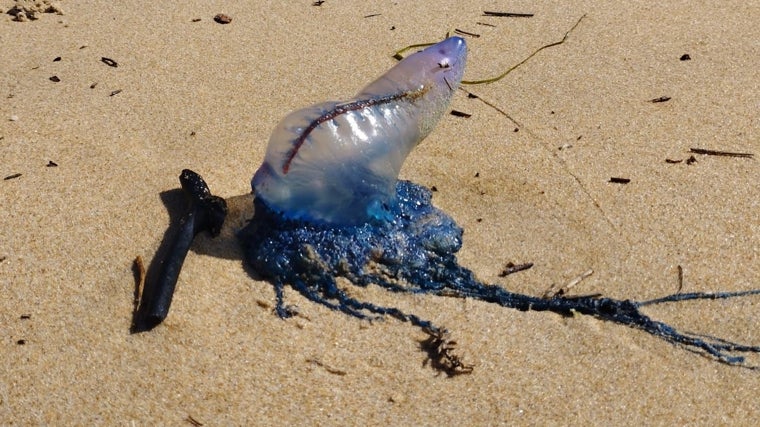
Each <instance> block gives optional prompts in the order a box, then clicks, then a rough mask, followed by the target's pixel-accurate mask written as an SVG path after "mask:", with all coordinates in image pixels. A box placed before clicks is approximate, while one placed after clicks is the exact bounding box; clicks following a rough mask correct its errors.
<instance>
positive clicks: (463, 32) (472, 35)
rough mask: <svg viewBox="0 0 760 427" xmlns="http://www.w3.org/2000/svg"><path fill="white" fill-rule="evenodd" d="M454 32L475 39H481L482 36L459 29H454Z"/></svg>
mask: <svg viewBox="0 0 760 427" xmlns="http://www.w3.org/2000/svg"><path fill="white" fill-rule="evenodd" d="M454 32H455V33H457V34H459V35H462V36H470V37H475V38H478V37H480V34H475V33H471V32H469V31H465V30H460V29H459V28H454Z"/></svg>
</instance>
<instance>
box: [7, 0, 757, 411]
mask: <svg viewBox="0 0 760 427" xmlns="http://www.w3.org/2000/svg"><path fill="white" fill-rule="evenodd" d="M30 3H33V2H30ZM312 3H313V2H312V1H298V2H279V1H271V2H270V1H248V2H221V1H210V2H206V1H197V0H193V1H188V2H173V3H168V2H140V3H139V4H138V3H136V2H110V1H104V0H83V1H60V2H58V3H56V5H57V6H56V8H55V9H56V10H59V11H60V12H62V13H63V14H62V15H58V14H56V13H39V14H37V15H36V16H35V17H36V18H38V19H35V20H28V21H26V22H17V21H14V20H13V16H11V15H8V14H6V13H5V12H7V11H8V10H9V9H11V7H13V5H14V2H13V1H11V0H2V1H0V10H1V11H2V12H3V13H2V15H0V43H2V49H0V100H1V101H0V177H2V178H6V177H7V178H8V179H4V180H0V290H2V297H1V298H0V425H42V424H46V425H125V426H131V425H192V424H194V423H195V424H196V425H197V424H203V425H206V426H214V425H290V424H292V425H359V424H362V425H381V424H384V425H496V424H507V425H569V424H575V425H586V424H591V425H697V424H701V425H757V424H758V423H759V422H760V415H758V411H757V404H758V400H759V399H760V372H758V371H753V370H750V369H745V368H740V367H732V366H727V365H724V364H720V363H718V362H716V361H714V360H711V359H708V358H705V357H702V356H700V355H698V354H694V353H692V352H689V351H686V350H684V349H682V348H679V347H675V346H673V345H670V344H668V343H666V342H664V341H662V340H660V339H657V338H655V337H652V336H650V335H648V334H646V333H643V332H640V331H637V330H634V329H631V328H626V327H623V326H618V325H614V324H610V323H606V322H602V321H599V320H596V319H594V318H590V317H585V316H575V317H572V318H563V317H561V316H559V315H555V314H551V313H535V312H529V313H522V312H518V311H515V310H510V309H505V308H502V307H498V306H495V305H492V304H487V303H483V302H478V301H473V300H463V299H456V298H444V297H434V296H424V295H404V294H391V293H388V292H385V291H383V290H381V289H374V288H369V289H361V290H359V289H351V292H352V294H353V295H355V296H357V297H360V298H362V299H366V300H370V301H373V302H375V303H377V304H383V305H388V306H395V307H399V308H401V309H403V310H405V311H407V312H412V313H416V314H418V315H420V316H422V317H425V318H429V319H431V320H433V321H435V322H436V323H437V324H441V325H445V326H446V327H448V328H449V329H450V330H451V332H452V337H453V339H455V340H456V341H458V343H459V350H458V351H459V352H460V354H461V355H462V356H463V357H464V358H465V360H467V361H468V362H470V363H473V364H474V365H475V369H474V372H473V373H472V374H470V375H461V376H456V377H453V378H448V377H447V376H446V375H442V374H440V373H438V372H436V371H435V370H433V369H432V368H431V367H430V366H428V365H425V364H424V362H425V353H423V352H422V351H420V348H419V342H420V341H421V340H423V339H424V338H425V334H423V333H422V332H420V331H419V330H418V329H417V328H414V327H412V326H410V325H409V324H404V323H401V322H399V321H397V320H394V319H387V320H386V321H384V322H374V323H369V322H366V321H360V320H357V319H354V318H350V317H348V316H346V315H343V314H340V313H336V312H332V311H330V310H329V309H327V308H325V307H323V306H319V305H315V304H313V303H310V302H309V301H307V300H306V299H305V298H303V297H302V296H301V295H299V294H297V293H296V292H294V291H292V290H288V291H287V292H286V299H287V301H288V303H290V304H294V305H297V306H298V307H299V309H300V314H301V315H300V316H298V317H295V318H292V319H289V320H286V321H283V320H281V319H279V318H278V317H277V316H275V315H274V314H273V312H272V308H273V306H274V292H273V288H272V286H271V284H269V283H267V282H264V281H260V280H256V279H255V278H254V277H252V276H251V274H250V273H249V272H248V271H246V269H245V268H244V266H243V264H242V260H241V258H240V251H239V249H237V243H236V241H235V239H234V237H232V235H231V234H226V235H225V236H223V237H221V238H219V239H215V240H211V239H210V238H208V237H205V236H204V237H200V238H199V239H197V241H196V242H195V244H194V245H193V249H192V250H191V252H190V253H189V255H188V257H187V260H186V262H185V266H184V269H183V271H182V275H181V277H180V280H179V284H178V287H177V292H176V294H175V298H174V303H173V306H172V309H171V313H170V314H169V317H168V319H167V320H166V322H165V323H164V324H162V325H160V326H159V327H157V328H156V329H154V330H153V331H151V332H147V333H142V334H134V335H132V334H130V333H129V328H130V323H131V320H132V310H133V299H134V292H135V275H134V273H133V270H132V267H133V260H134V259H135V258H136V257H137V256H141V257H142V258H143V259H144V260H145V261H146V263H148V262H149V261H150V260H151V259H152V258H153V255H154V254H155V252H156V250H157V248H158V247H159V246H160V245H161V241H162V239H163V236H164V233H165V230H166V228H167V227H168V225H169V223H170V215H169V212H170V211H171V212H175V211H177V210H178V209H182V206H183V200H182V198H181V197H177V194H176V193H175V192H171V190H173V189H175V188H177V187H178V181H177V176H178V175H179V173H180V171H181V170H182V169H183V168H191V169H193V170H195V171H197V172H198V173H200V174H201V175H203V177H204V178H205V179H206V181H207V182H208V183H209V185H210V187H211V189H212V191H213V192H214V193H216V194H218V195H220V196H223V197H226V198H231V199H232V200H234V201H238V202H240V201H242V202H244V203H243V205H244V206H245V203H249V202H250V199H247V200H246V198H245V197H239V196H244V195H246V194H248V193H250V179H251V176H252V174H253V172H254V171H255V169H256V168H257V167H258V165H259V164H260V163H261V161H262V158H263V155H264V151H265V147H266V142H267V140H268V137H269V133H270V132H271V129H272V128H273V127H274V126H275V124H276V123H277V122H278V121H279V119H280V118H282V117H283V116H284V115H285V114H287V113H288V112H289V111H292V110H294V109H296V108H299V107H303V106H306V105H309V104H312V103H316V102H319V101H324V100H328V99H345V98H348V97H350V96H352V95H353V94H354V93H355V92H356V91H357V90H358V89H360V88H361V87H362V86H363V85H364V84H366V83H368V82H369V81H371V80H372V79H373V78H374V77H376V76H377V75H379V74H381V73H382V72H384V71H385V70H386V69H388V68H389V67H391V66H392V65H393V64H394V63H395V61H394V60H393V59H392V58H391V56H392V54H393V52H394V51H396V50H398V49H400V48H402V47H404V46H407V45H409V44H413V43H421V42H430V41H437V40H440V39H442V38H443V37H445V35H446V33H447V31H453V30H454V29H460V30H464V31H467V32H471V33H476V34H478V35H480V37H474V36H464V37H465V38H466V40H467V42H468V44H469V49H470V53H469V62H468V68H467V71H466V73H465V78H466V79H469V80H474V79H481V78H488V77H491V76H494V75H497V74H499V73H501V72H503V71H504V70H506V69H508V68H509V67H510V66H512V65H514V64H517V63H519V62H520V61H521V60H522V59H524V58H525V57H527V56H528V55H530V54H531V52H533V51H535V50H536V49H538V48H539V47H540V46H542V45H545V44H548V43H552V42H555V41H558V40H560V39H561V38H562V36H563V35H564V34H565V32H566V31H568V30H569V29H570V28H571V27H572V26H573V25H574V24H575V23H576V22H577V21H578V19H579V18H580V17H581V16H583V15H584V14H585V16H586V17H585V18H584V19H583V20H582V21H581V23H580V24H579V25H578V26H577V27H576V28H575V30H574V31H573V32H572V33H571V34H570V36H569V38H568V39H567V40H566V42H565V43H563V44H561V45H559V46H555V47H552V48H550V49H545V50H543V51H542V52H540V53H539V54H538V55H536V56H535V57H533V58H532V59H531V60H530V61H528V62H527V63H525V64H523V65H521V66H520V67H518V68H517V69H516V70H514V71H513V72H512V73H511V74H509V75H508V76H507V77H506V78H504V79H503V80H501V81H499V82H497V83H493V84H489V85H477V86H466V87H465V89H466V90H467V91H470V92H472V93H473V94H477V95H478V96H479V97H480V99H472V98H468V97H467V95H466V93H465V92H463V91H460V92H459V93H457V95H456V96H455V99H454V101H453V103H452V108H453V109H456V110H459V111H463V112H466V113H469V114H472V116H471V117H470V118H466V119H465V118H461V117H454V116H450V115H446V116H444V118H443V120H441V122H440V124H439V125H438V127H437V129H436V130H435V131H434V133H433V134H432V135H431V136H430V137H429V138H428V139H427V140H425V141H424V143H423V144H422V145H421V146H420V147H419V148H418V149H416V150H415V151H414V153H413V154H412V155H411V156H410V158H409V159H408V160H407V162H406V164H405V166H404V169H403V171H402V178H405V179H410V180H412V181H415V182H418V183H420V184H423V185H426V186H429V187H430V186H435V187H436V188H437V190H438V191H437V192H436V193H435V196H434V201H435V204H436V205H437V206H439V207H440V208H442V209H444V210H445V211H446V212H448V213H450V214H451V215H452V216H453V217H454V218H455V219H456V220H457V222H458V223H459V224H460V225H461V226H462V227H464V229H465V236H464V239H465V241H464V247H463V248H462V250H461V252H460V255H459V260H460V262H461V263H462V264H463V265H465V266H467V267H468V268H471V269H472V270H474V271H475V272H476V273H477V275H478V277H479V278H480V279H481V280H483V281H485V282H488V283H496V284H498V285H499V286H503V287H505V288H507V289H510V290H513V291H518V292H521V293H525V294H530V295H541V294H542V293H543V292H544V291H545V290H546V289H547V288H548V287H549V286H550V285H552V284H557V285H563V284H565V283H567V282H569V281H570V280H572V279H573V278H574V277H577V276H579V275H580V274H582V273H583V272H584V271H587V270H589V269H592V270H593V272H594V273H593V275H592V276H590V277H588V278H586V279H585V280H584V281H582V282H581V283H580V284H579V285H578V286H576V287H575V288H573V289H572V290H571V294H574V295H582V294H603V295H605V296H610V297H614V298H619V299H626V298H631V299H636V300H644V299H649V298H655V297H658V296H663V295H667V294H671V293H674V292H676V291H678V287H679V280H678V266H681V268H682V269H683V280H682V285H683V288H682V291H684V292H695V291H712V290H727V291H738V290H747V289H755V288H760V214H758V212H760V192H759V190H758V188H759V187H758V182H760V163H758V155H760V119H759V117H760V115H758V111H760V87H759V86H760V81H759V80H758V74H757V70H758V69H760V50H759V49H760V47H759V46H758V40H760V26H759V25H758V22H760V9H759V8H758V7H757V4H756V3H754V4H753V2H744V1H736V0H729V1H721V2H686V1H677V2H655V1H651V2H643V1H642V2H635V4H630V5H629V4H627V3H626V2H617V3H610V2H601V1H580V0H579V1H570V2H554V3H556V4H554V3H551V2H527V1H513V2H492V1H485V0H484V1H465V2H462V1H452V2H441V1H432V0H424V1H417V2H388V1H337V0H327V1H325V2H324V3H323V4H321V6H314V5H312ZM484 10H495V11H509V12H530V13H534V14H535V15H534V16H533V17H531V18H508V17H485V16H482V12H483V11H484ZM218 13H225V14H227V15H228V16H230V17H231V18H232V22H231V23H229V24H227V25H221V24H218V23H216V22H214V20H213V17H214V16H215V15H216V14H218ZM684 54H688V55H689V56H690V57H691V60H688V61H682V60H680V58H681V56H682V55H684ZM58 57H60V60H58V61H56V60H55V59H56V58H58ZM102 57H106V58H110V59H112V60H113V61H115V62H116V63H117V64H118V66H117V67H112V66H108V65H107V64H105V63H104V62H102V61H101V58H102ZM53 76H56V77H57V80H59V81H57V82H54V81H52V80H51V77H53ZM54 80H56V79H54ZM660 97H670V100H669V101H667V102H660V103H653V102H650V100H652V99H655V98H660ZM690 148H706V149H713V150H724V151H733V152H746V153H754V154H755V157H754V158H734V157H718V156H708V155H694V158H695V160H696V162H693V163H692V162H689V164H687V162H686V160H687V159H689V158H690V156H692V154H691V153H689V149H690ZM666 159H671V160H682V161H681V162H680V163H667V162H666ZM49 162H53V163H54V164H55V165H57V166H54V165H53V163H49ZM17 174H20V176H16V177H13V176H14V175H17ZM611 177H621V178H629V179H630V182H629V183H628V184H616V183H610V182H609V180H610V178H611ZM167 192H168V193H167ZM233 216H234V218H233V219H234V220H235V221H238V223H241V222H242V221H244V220H245V217H244V214H241V213H237V214H236V216H235V215H233ZM508 262H514V263H523V262H533V263H534V264H535V265H534V267H533V268H532V269H530V270H527V271H524V272H520V273H517V274H513V275H511V276H508V277H505V278H501V277H499V273H500V272H501V271H502V269H503V268H504V265H505V264H506V263H508ZM646 312H647V313H648V314H650V315H651V316H653V317H654V318H656V319H658V320H663V321H666V322H668V323H670V324H673V325H675V326H677V327H679V328H682V329H684V330H689V331H695V332H701V333H707V334H713V335H717V336H720V337H724V338H727V339H731V340H735V341H739V342H743V343H749V344H754V345H760V333H758V328H757V325H758V322H760V298H758V297H748V298H744V299H735V300H724V301H715V302H709V301H706V302H689V303H683V304H669V305H662V306H658V307H652V308H649V309H647V310H646ZM748 362H749V363H750V364H753V365H760V357H751V358H750V359H749V360H748Z"/></svg>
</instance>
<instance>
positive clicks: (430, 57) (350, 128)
mask: <svg viewBox="0 0 760 427" xmlns="http://www.w3.org/2000/svg"><path fill="white" fill-rule="evenodd" d="M466 59H467V48H466V45H465V41H464V39H462V38H460V37H451V38H448V39H446V40H444V41H442V42H440V43H438V44H436V45H434V46H431V47H429V48H427V49H425V50H423V51H421V52H417V53H415V54H413V55H410V56H409V57H408V58H406V59H404V60H403V61H401V62H400V63H399V64H397V65H396V66H395V67H393V68H391V69H390V70H389V71H388V72H387V73H385V74H383V75H382V76H380V77H379V78H378V79H377V80H375V81H374V82H372V83H370V84H369V85H368V86H367V87H365V88H364V89H363V90H361V91H360V92H359V93H358V94H357V95H356V96H355V97H354V98H353V99H350V100H348V101H344V102H338V101H328V102H323V103H320V104H316V105H312V106H311V107H308V108H304V109H302V110H298V111H294V112H292V113H290V114H289V115H288V116H287V117H285V119H283V120H282V121H281V122H280V123H279V124H278V125H277V127H276V128H275V130H274V132H273V133H272V136H271V138H270V140H269V146H268V147H267V153H266V157H265V158H264V164H262V165H261V167H260V168H259V169H258V170H257V171H256V174H255V175H254V176H253V182H252V186H253V191H254V193H255V194H256V198H257V199H259V200H261V201H262V202H263V203H264V204H266V205H267V206H268V207H270V208H271V209H273V210H275V211H277V212H278V213H279V214H280V215H282V216H285V217H288V218H290V219H303V220H307V221H310V222H328V223H332V224H336V225H356V224H361V223H364V222H366V221H368V220H370V219H378V220H389V219H390V218H391V215H390V212H391V211H392V210H393V209H394V208H393V206H392V205H393V203H394V197H395V194H394V193H395V188H396V181H397V180H398V174H399V171H400V170H401V165H402V164H403V163H404V160H405V159H406V156H407V155H409V153H410V152H411V151H412V149H413V148H414V147H415V146H416V145H417V144H418V143H419V142H420V141H421V140H422V139H424V138H425V137H426V136H427V135H428V134H429V133H430V131H431V130H433V127H434V126H435V124H436V123H437V122H438V119H440V117H441V115H442V114H443V113H444V111H446V109H447V108H448V106H449V101H450V100H451V97H452V95H453V94H454V91H455V90H456V89H457V87H458V86H459V82H460V81H461V80H462V75H463V73H464V64H465V61H466Z"/></svg>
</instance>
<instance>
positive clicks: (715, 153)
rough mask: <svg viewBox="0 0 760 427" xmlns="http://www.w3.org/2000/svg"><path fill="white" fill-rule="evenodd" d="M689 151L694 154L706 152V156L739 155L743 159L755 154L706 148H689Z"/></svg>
mask: <svg viewBox="0 0 760 427" xmlns="http://www.w3.org/2000/svg"><path fill="white" fill-rule="evenodd" d="M689 151H690V152H692V153H694V154H706V155H708V156H724V157H740V158H744V159H751V158H753V157H755V155H754V154H752V153H736V152H732V151H720V150H708V149H706V148H689Z"/></svg>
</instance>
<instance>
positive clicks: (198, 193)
mask: <svg viewBox="0 0 760 427" xmlns="http://www.w3.org/2000/svg"><path fill="white" fill-rule="evenodd" d="M179 182H180V183H181V184H182V191H183V192H184V193H185V195H186V196H187V198H188V200H189V202H190V204H189V206H188V208H187V211H186V212H185V214H184V215H183V216H182V218H180V221H179V224H178V227H177V228H178V230H177V233H176V234H175V236H174V238H173V240H172V241H171V243H170V245H169V247H168V252H167V253H166V257H165V258H164V260H163V261H162V262H161V264H160V268H161V273H160V274H159V275H158V277H157V278H156V279H155V280H148V281H146V283H145V289H143V292H142V298H141V300H140V307H139V309H138V310H137V313H136V315H135V322H134V325H133V328H132V332H143V331H149V330H151V329H153V328H154V327H156V326H158V325H159V324H160V323H161V322H163V320H164V319H166V316H167V314H169V306H170V305H171V303H172V296H173V295H174V288H175V287H176V285H177V279H178V278H179V272H180V270H181V269H182V264H183V263H184V262H185V256H186V255H187V251H188V250H190V245H191V244H192V243H193V239H194V238H195V236H196V235H197V234H198V233H200V232H201V231H204V230H208V231H209V233H211V235H212V236H217V235H218V234H219V232H220V231H221V229H222V224H224V219H225V217H226V216H227V203H226V202H225V201H224V199H222V198H221V197H217V196H214V195H213V194H211V191H209V189H208V185H206V182H205V181H204V180H203V178H201V176H200V175H198V174H197V173H195V172H193V171H191V170H189V169H185V170H183V171H182V174H181V175H180V176H179ZM154 262H155V261H154Z"/></svg>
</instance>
